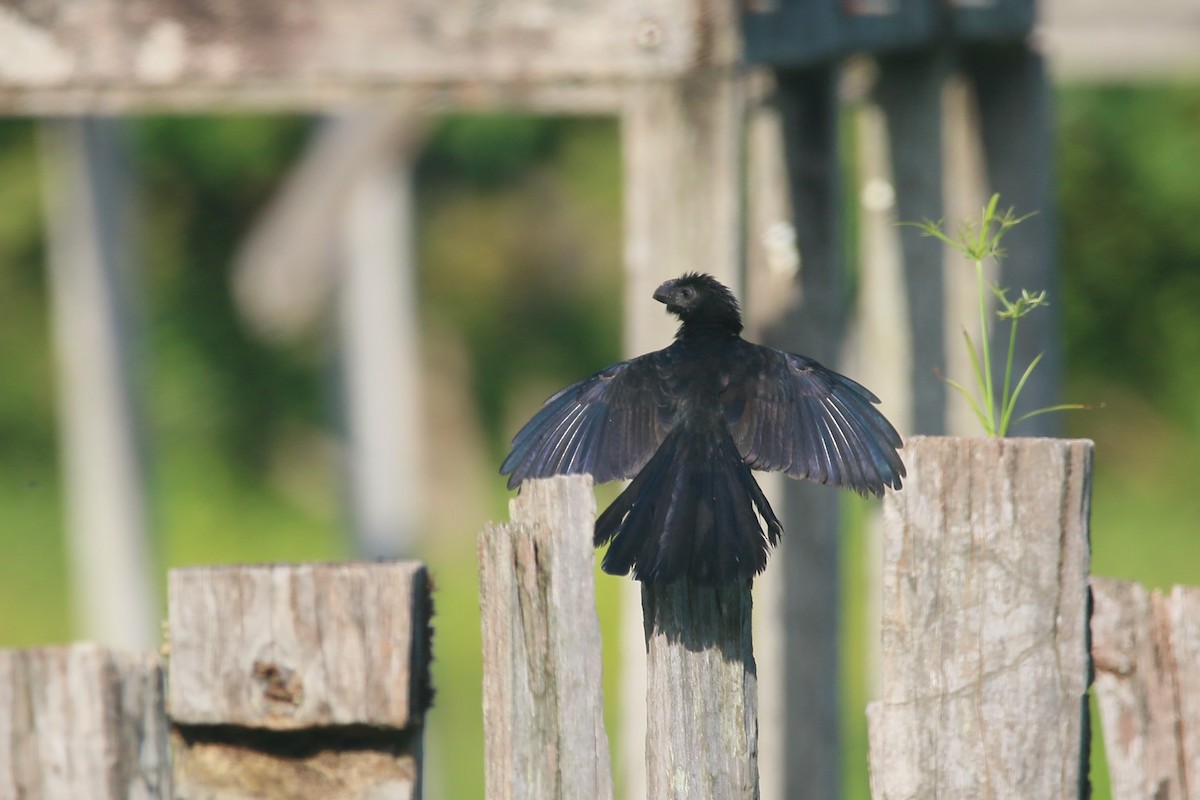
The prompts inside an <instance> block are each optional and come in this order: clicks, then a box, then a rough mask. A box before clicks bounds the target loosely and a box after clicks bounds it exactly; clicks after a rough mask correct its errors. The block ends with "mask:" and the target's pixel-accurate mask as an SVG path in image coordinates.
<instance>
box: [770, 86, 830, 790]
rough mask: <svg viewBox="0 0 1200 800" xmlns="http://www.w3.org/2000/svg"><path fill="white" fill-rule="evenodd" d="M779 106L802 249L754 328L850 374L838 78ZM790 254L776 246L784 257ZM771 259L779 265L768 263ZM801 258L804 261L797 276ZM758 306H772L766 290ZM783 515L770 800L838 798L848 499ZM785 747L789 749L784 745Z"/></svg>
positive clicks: (789, 507) (773, 595)
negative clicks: (845, 366)
mask: <svg viewBox="0 0 1200 800" xmlns="http://www.w3.org/2000/svg"><path fill="white" fill-rule="evenodd" d="M773 101H774V105H775V108H776V111H777V113H778V115H779V125H780V139H781V141H780V145H781V148H782V149H781V152H780V153H779V154H778V155H777V156H776V158H777V162H776V163H777V164H779V166H780V167H781V168H782V169H783V173H784V174H783V176H782V180H783V182H784V188H785V191H786V197H787V201H786V207H785V208H784V209H783V211H784V213H786V214H787V216H786V217H785V218H784V219H783V220H782V222H783V226H781V227H777V228H776V231H785V232H786V233H787V234H790V236H789V237H787V238H792V237H794V239H793V241H792V242H789V243H788V244H789V245H790V250H791V252H789V249H788V248H784V247H780V248H779V250H778V252H776V253H775V258H776V259H777V260H779V261H780V262H781V263H780V264H779V266H778V267H777V268H776V269H775V270H774V271H773V272H772V271H768V274H767V275H766V276H763V277H762V281H761V282H763V283H766V284H767V285H768V286H771V287H773V288H772V290H771V291H769V292H768V293H769V294H770V295H773V296H774V299H773V305H774V308H773V309H772V308H771V307H770V306H768V307H766V308H764V309H763V310H764V312H766V313H762V314H760V313H757V312H756V314H755V316H754V318H753V320H752V322H753V324H754V327H755V328H756V329H759V330H761V331H762V341H763V342H764V343H766V344H769V345H773V346H775V347H779V348H781V349H784V350H789V351H792V352H799V353H803V354H804V355H807V356H810V357H813V358H816V359H817V360H818V361H821V362H822V363H824V364H825V365H826V366H829V367H830V368H833V369H837V368H839V366H840V365H841V354H842V346H843V341H842V339H843V334H844V332H845V326H846V314H847V309H848V302H847V297H846V292H845V288H846V286H845V280H844V270H843V269H842V264H843V257H844V248H843V226H842V213H841V210H842V191H841V164H840V159H839V147H838V97H837V69H836V68H835V67H816V68H812V69H804V70H788V71H781V72H779V73H778V75H777V78H776V87H775V93H774V98H773ZM781 244H783V242H779V243H776V246H777V247H778V246H779V245H781ZM768 258H770V256H768ZM789 258H794V259H796V263H795V268H794V269H788V268H787V267H788V260H789ZM755 294H756V295H758V296H760V297H761V296H762V294H763V292H762V290H761V289H756V290H755ZM776 488H777V489H779V490H780V491H779V494H780V499H779V501H778V502H777V504H776V509H777V510H778V512H779V515H780V519H781V520H782V521H783V527H784V536H783V542H782V544H781V545H780V548H779V552H778V554H777V555H776V556H775V557H774V558H773V560H772V562H771V564H770V565H769V566H768V570H773V571H775V573H776V574H775V575H773V576H772V575H768V576H767V578H766V579H765V582H766V583H769V584H774V589H775V591H772V592H765V593H764V595H765V597H764V600H765V602H766V603H769V604H770V605H768V606H767V608H766V613H767V614H768V615H769V616H770V618H771V619H773V620H774V621H775V625H774V628H775V630H774V632H773V636H774V637H776V638H777V639H778V642H777V643H775V644H773V645H771V647H770V649H769V650H767V651H765V652H769V653H772V654H773V655H774V656H775V658H776V659H777V662H776V663H774V664H772V665H771V667H770V669H772V670H774V671H775V672H776V673H779V674H781V675H782V676H783V678H782V680H776V681H775V682H773V684H772V685H773V686H774V687H777V688H778V690H779V691H780V692H781V694H782V696H779V697H775V698H772V699H771V700H770V701H769V702H770V705H769V706H768V705H767V704H766V702H764V707H765V708H766V707H770V708H781V709H782V711H781V713H779V714H778V717H777V718H776V721H777V723H778V725H777V727H773V728H770V729H764V734H763V739H764V741H771V742H772V747H775V748H777V750H776V751H775V752H777V753H778V754H779V755H778V759H777V760H776V762H775V763H773V764H772V766H773V767H774V768H775V769H777V770H780V771H781V773H782V774H776V775H769V776H767V777H766V780H765V784H764V788H766V789H768V795H769V796H775V793H776V792H781V794H779V795H778V796H781V797H786V798H789V800H793V799H794V800H809V798H811V799H812V800H821V799H822V798H836V797H838V796H839V793H840V785H841V741H840V735H839V734H840V730H841V708H840V705H839V680H838V676H839V674H840V672H841V670H840V668H839V663H838V657H839V639H840V636H839V624H840V622H839V620H840V614H839V592H840V586H841V580H840V576H839V567H838V561H839V559H838V549H839V545H838V537H839V534H840V532H841V513H840V509H839V503H840V497H839V496H838V494H837V492H836V491H832V490H830V489H828V488H826V487H822V486H816V485H814V484H810V483H807V482H803V481H793V480H781V481H778V483H777V484H776ZM775 741H781V743H782V744H781V745H775V744H774V742H775Z"/></svg>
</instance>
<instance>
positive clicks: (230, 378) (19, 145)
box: [0, 84, 1200, 798]
mask: <svg viewBox="0 0 1200 800" xmlns="http://www.w3.org/2000/svg"><path fill="white" fill-rule="evenodd" d="M1058 99H1059V109H1058V114H1059V121H1060V126H1059V133H1058V136H1059V148H1058V154H1059V159H1058V164H1059V173H1060V175H1059V177H1060V197H1059V200H1060V203H1061V211H1060V220H1061V226H1062V229H1061V240H1060V241H1061V248H1062V249H1061V253H1062V270H1063V276H1064V277H1063V288H1062V292H1061V296H1059V297H1053V298H1051V301H1052V302H1054V303H1057V304H1060V305H1061V309H1062V312H1063V315H1064V321H1065V335H1066V345H1067V347H1066V352H1067V369H1068V375H1067V386H1068V391H1067V399H1070V400H1072V401H1084V402H1102V403H1104V407H1103V408H1099V409H1095V410H1092V411H1088V412H1084V413H1075V414H1072V415H1070V416H1067V417H1065V418H1064V420H1063V421H1064V424H1065V425H1066V428H1067V432H1068V433H1069V434H1070V435H1072V436H1082V437H1087V438H1091V439H1094V440H1095V441H1096V473H1095V481H1094V487H1093V512H1092V536H1093V548H1094V555H1093V566H1094V572H1096V573H1098V574H1104V575H1112V576H1117V577H1123V578H1133V579H1137V580H1140V581H1143V582H1145V583H1147V584H1149V585H1151V586H1156V587H1168V586H1170V585H1171V584H1173V583H1193V584H1198V583H1200V536H1198V535H1197V534H1198V533H1200V492H1197V491H1196V478H1195V476H1196V474H1197V472H1198V471H1200V470H1198V468H1200V402H1198V397H1200V222H1198V220H1200V180H1198V178H1200V133H1198V132H1200V84H1196V85H1175V86H1154V87H1149V86H1147V87H1141V86H1125V87H1120V88H1087V89H1082V88H1062V89H1060V90H1059V91H1058ZM311 129H312V120H308V119H302V118H294V117H288V118H282V117H275V118H264V117H258V118H242V117H238V118H216V117H206V118H187V117H172V118H151V119H141V120H136V121H133V122H132V123H131V125H130V132H131V136H132V138H133V154H134V157H135V163H136V169H137V173H138V176H139V177H138V180H139V187H138V196H139V197H140V208H139V211H140V215H141V216H140V220H141V222H140V227H139V241H138V255H139V263H140V267H139V269H140V274H141V286H140V289H141V297H140V300H141V303H142V315H143V318H142V329H143V332H144V334H145V335H144V337H143V338H142V339H141V342H140V346H141V348H142V353H143V355H144V371H143V373H142V374H141V376H140V378H141V380H142V382H143V386H144V390H145V391H144V395H145V398H146V402H147V404H148V405H147V413H148V420H149V426H150V430H149V432H148V433H149V436H148V437H147V441H148V443H149V448H150V451H149V456H150V466H151V479H152V482H153V487H154V492H153V502H154V508H153V514H154V521H155V537H156V538H155V544H156V548H157V559H158V562H159V565H160V567H161V568H162V569H163V570H165V569H166V568H168V567H172V566H177V565H184V564H200V563H217V562H233V561H247V562H252V561H271V560H281V561H297V560H304V559H325V558H342V557H347V556H349V554H350V545H349V543H348V541H347V540H346V538H345V537H344V535H343V532H342V529H343V521H344V520H343V518H342V512H341V511H340V509H339V497H340V489H339V478H338V476H337V475H336V469H337V456H336V431H335V426H334V423H333V422H332V417H333V409H332V406H333V402H332V400H331V398H330V397H329V392H328V389H327V384H328V381H327V380H326V378H327V377H328V375H329V374H330V364H329V361H330V357H331V353H330V344H329V342H330V339H331V337H330V336H328V335H327V334H328V333H329V332H328V331H326V330H323V329H320V328H319V327H318V329H317V330H314V331H312V332H311V335H309V336H308V337H307V338H303V339H300V340H297V341H294V342H291V343H288V344H285V345H280V344H267V343H265V342H263V341H261V340H258V339H256V338H255V336H254V335H253V334H252V332H251V331H250V329H249V327H248V326H247V325H246V324H245V322H244V321H243V320H241V319H240V318H239V316H238V314H237V312H236V309H235V308H234V306H233V302H232V299H231V292H230V259H231V256H232V255H233V253H234V252H235V250H236V248H237V246H238V243H239V242H240V241H241V239H242V237H243V236H244V234H245V233H246V231H247V230H248V228H249V226H250V225H251V224H253V221H254V219H255V217H256V214H257V213H258V212H259V211H260V210H261V209H262V208H263V206H264V203H265V202H266V201H267V200H268V198H269V197H270V196H271V194H272V192H274V191H275V190H276V189H277V188H278V185H279V181H280V179H281V177H282V176H283V174H284V172H285V170H286V169H287V167H288V165H289V164H290V163H292V161H293V159H294V158H295V157H296V156H297V154H298V153H299V152H300V151H301V148H302V146H303V144H304V141H305V137H306V136H307V134H308V133H309V132H310V131H311ZM618 147H619V143H618V131H617V127H616V124H615V122H613V121H606V120H544V119H530V118H519V117H502V116H495V117H471V118H452V119H447V120H445V121H443V122H442V123H441V124H440V127H439V128H438V130H437V132H436V133H435V135H434V137H433V139H432V141H431V143H430V146H429V147H428V149H427V151H426V153H425V154H424V156H423V159H422V161H421V163H420V166H419V172H418V200H419V215H420V218H419V226H418V230H419V236H420V244H419V248H420V258H419V264H420V269H419V276H418V283H419V292H420V315H421V320H420V324H421V327H422V329H423V331H424V340H423V342H422V348H423V360H424V363H425V372H426V374H427V376H428V383H429V384H430V386H429V387H428V388H427V391H426V402H427V406H428V404H430V403H434V404H435V405H436V406H437V408H438V409H440V410H439V411H438V415H437V418H436V422H437V427H436V428H435V429H434V430H435V433H434V434H433V435H435V436H437V438H438V441H439V446H438V448H436V449H434V448H427V453H426V456H425V458H426V459H427V461H428V467H429V470H428V480H429V485H428V486H427V487H426V489H427V495H428V498H429V501H428V505H427V510H428V514H427V520H426V523H425V527H424V531H425V539H426V542H427V544H426V548H425V551H424V553H423V557H424V558H426V560H427V561H428V562H429V563H430V565H431V569H432V570H433V573H434V577H435V580H436V583H437V587H438V590H439V591H438V594H437V598H436V602H437V610H438V619H437V621H436V642H435V647H436V652H435V657H436V661H435V664H434V670H435V680H436V682H437V684H438V688H439V691H438V695H437V705H436V708H435V711H434V713H433V720H434V730H433V731H432V734H431V735H432V736H433V737H434V741H433V742H432V743H431V744H432V746H431V748H430V752H431V758H432V759H433V763H431V765H430V766H431V767H432V768H433V769H434V770H436V769H437V766H438V761H439V760H440V761H445V762H447V766H449V763H448V762H449V761H450V759H451V758H452V760H453V765H454V768H453V769H447V770H443V771H441V772H440V775H437V776H435V777H434V778H433V785H432V786H431V790H434V791H436V794H434V793H433V791H431V796H441V797H455V798H458V797H480V796H482V763H483V762H482V749H483V748H482V733H481V730H480V709H479V681H480V664H479V661H480V656H479V632H478V601H477V594H476V590H475V561H474V559H475V555H474V552H475V551H474V537H475V534H476V532H477V531H478V530H479V528H480V527H481V526H482V524H483V523H484V521H485V520H487V519H503V518H504V517H505V514H506V511H505V507H504V503H505V501H506V498H507V497H508V493H507V492H506V491H505V490H504V486H503V481H502V479H501V478H500V477H499V476H497V475H495V472H494V470H495V465H496V464H498V463H499V460H500V458H501V457H502V454H503V449H504V445H505V444H506V441H507V438H508V436H509V435H511V433H512V431H513V430H515V428H516V426H517V425H518V424H519V422H520V421H521V418H522V417H523V416H524V415H527V414H528V413H529V411H530V410H531V409H532V408H533V407H534V405H535V404H536V402H537V401H538V400H540V399H542V398H543V397H545V396H546V395H547V394H548V393H549V392H551V391H552V390H554V389H555V388H557V387H559V386H561V385H564V384H565V383H567V382H569V381H571V380H574V379H576V378H578V377H580V376H582V375H585V374H587V373H589V372H590V371H593V370H594V369H596V368H599V367H600V366H603V365H605V364H607V363H611V362H612V361H614V360H616V359H617V358H619V356H620V330H621V311H622V309H621V304H620V302H619V298H620V284H621V266H620V265H621V222H620V220H621V215H620V184H619V180H620V154H619V149H618ZM37 152H38V151H37V140H36V129H35V126H34V124H33V123H32V122H30V121H21V120H0V210H2V212H0V364H3V369H2V370H0V646H4V647H11V646H28V645H35V644H41V643H47V642H57V641H64V640H69V639H70V638H72V629H71V624H70V620H69V619H68V608H69V605H70V604H69V602H68V593H69V592H70V587H69V586H68V585H67V580H66V566H65V554H64V543H63V515H62V510H61V499H62V498H61V489H60V481H59V476H58V465H57V443H56V430H55V424H54V416H53V413H54V412H53V409H54V400H55V387H54V372H53V364H52V353H51V348H50V343H49V338H48V333H49V322H48V319H47V298H46V287H45V281H46V277H45V272H44V266H43V264H44V243H43V241H42V221H41V200H40V197H39V176H38V158H37ZM1021 210H1026V209H1021ZM1014 235H1019V231H1017V233H1015V234H1014ZM431 398H432V399H431ZM1019 432H1020V431H1019V428H1018V429H1017V433H1019ZM602 499H603V498H602ZM847 502H848V503H851V504H853V505H854V507H855V510H858V509H859V508H861V506H860V504H859V503H858V501H856V500H847ZM850 516H851V518H852V519H853V518H855V517H857V516H861V515H859V514H857V513H853V514H851V515H850ZM851 527H852V529H851V530H848V531H847V533H846V538H845V542H846V547H847V557H846V558H845V559H844V561H843V563H844V564H845V570H846V598H847V605H846V609H847V611H846V614H845V619H846V623H845V624H846V626H847V638H846V647H845V662H846V665H847V671H846V680H845V682H844V685H845V687H846V688H845V695H846V697H845V707H846V724H845V726H844V735H845V737H846V745H847V749H846V765H845V775H846V785H847V796H848V797H850V798H866V797H867V796H868V794H867V780H866V766H865V765H866V759H865V720H864V719H863V713H862V709H863V704H864V702H865V697H866V689H865V676H864V675H862V674H861V672H862V667H861V664H862V663H863V661H864V659H863V658H861V657H860V655H859V649H860V648H861V647H862V640H863V637H864V633H863V631H864V623H863V621H862V609H861V604H860V602H859V601H858V600H857V598H861V597H862V596H863V594H864V592H863V588H862V587H863V586H864V582H865V580H866V579H865V567H864V564H863V558H862V555H861V553H862V551H863V547H864V545H863V536H862V534H861V533H860V532H859V531H858V530H857V529H856V528H854V526H851ZM159 580H160V582H161V580H162V579H161V576H160V578H159ZM616 588H617V582H616V581H615V580H612V579H607V578H605V579H601V580H600V582H599V591H600V602H601V607H602V617H603V625H604V628H605V633H606V637H608V639H607V640H608V641H612V640H613V637H612V633H613V631H614V622H615V620H614V614H613V613H612V610H613V608H614V607H615V596H616ZM613 649H614V648H612V647H609V648H607V652H606V659H608V660H609V661H610V665H609V666H610V668H609V669H608V670H607V673H606V674H607V678H606V680H607V681H608V686H607V687H606V688H607V692H608V696H609V698H610V702H611V700H612V698H614V697H615V686H614V683H613V675H614V672H615V670H614V669H612V668H611V665H612V664H613V663H615V653H614V652H613ZM611 732H615V728H614V727H610V733H611ZM616 752H617V750H616V748H615V747H614V753H616ZM439 754H446V755H445V756H439ZM472 764H474V765H478V766H479V769H477V770H472V769H469V768H466V765H472ZM1095 777H1096V779H1097V784H1098V786H1097V793H1096V796H1097V797H1107V791H1106V787H1105V783H1106V782H1105V781H1104V779H1103V776H1102V775H1100V774H1098V775H1096V776H1095Z"/></svg>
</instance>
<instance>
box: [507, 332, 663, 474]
mask: <svg viewBox="0 0 1200 800" xmlns="http://www.w3.org/2000/svg"><path fill="white" fill-rule="evenodd" d="M669 358H670V355H669V354H668V353H667V351H663V350H660V351H657V352H654V353H649V354H647V355H644V356H642V357H640V358H635V359H632V360H630V361H623V362H621V363H619V364H614V365H613V366H611V367H608V368H607V369H604V370H601V371H600V372H597V373H596V374H595V375H592V376H591V377H588V378H584V379H583V380H581V381H579V382H578V383H574V384H572V385H570V386H568V387H567V388H565V389H563V390H562V391H560V392H558V393H556V394H555V395H553V396H552V397H550V399H548V400H547V401H546V402H545V403H544V404H543V405H542V407H541V409H539V410H538V412H537V413H536V414H534V415H533V418H532V419H530V420H529V422H527V423H526V424H525V426H524V427H522V428H521V430H520V431H518V432H517V435H516V436H514V437H513V440H512V448H511V450H510V452H509V454H508V457H507V458H505V459H504V463H503V464H501V465H500V472H501V474H503V475H508V487H509V488H510V489H513V488H516V486H517V485H518V484H520V483H521V482H522V481H525V480H527V479H529V478H546V477H549V476H551V475H574V474H581V473H587V474H590V475H592V477H593V478H594V479H595V481H596V482H597V483H604V482H605V481H611V480H614V479H616V478H630V477H633V476H634V475H635V474H637V471H638V470H639V469H641V468H642V466H643V465H644V464H645V463H646V462H647V461H649V460H650V456H651V455H652V454H653V453H654V451H655V450H656V449H657V448H658V445H659V444H661V443H662V441H663V439H664V438H665V437H666V434H667V432H668V431H669V430H670V426H671V422H672V421H673V419H674V413H675V408H674V401H673V400H672V399H671V393H670V391H669V388H670V387H669V386H668V385H666V382H665V381H664V380H663V375H664V374H665V373H666V367H667V361H668V359H669Z"/></svg>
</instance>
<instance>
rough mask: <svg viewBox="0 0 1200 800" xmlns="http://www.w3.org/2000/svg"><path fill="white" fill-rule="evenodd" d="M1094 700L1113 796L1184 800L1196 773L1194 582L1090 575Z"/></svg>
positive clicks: (1199, 634)
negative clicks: (1151, 585)
mask: <svg viewBox="0 0 1200 800" xmlns="http://www.w3.org/2000/svg"><path fill="white" fill-rule="evenodd" d="M1092 596H1093V602H1094V610H1093V612H1092V658H1093V660H1094V662H1095V667H1096V701H1097V704H1098V705H1099V707H1100V724H1101V726H1102V728H1103V730H1104V750H1105V755H1106V756H1107V761H1108V774H1109V779H1110V781H1111V784H1112V796H1113V800H1149V799H1150V798H1154V800H1185V799H1186V798H1189V797H1195V789H1194V787H1195V785H1196V783H1195V782H1196V779H1197V777H1198V776H1200V725H1198V724H1197V720H1200V588H1196V587H1182V586H1176V587H1175V588H1174V589H1173V590H1172V591H1171V593H1170V594H1169V595H1163V593H1162V592H1159V591H1157V590H1155V591H1153V592H1151V591H1148V590H1147V589H1146V588H1145V587H1144V586H1141V585H1140V584H1137V583H1132V582H1127V581H1118V580H1112V579H1108V578H1093V579H1092Z"/></svg>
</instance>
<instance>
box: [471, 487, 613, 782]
mask: <svg viewBox="0 0 1200 800" xmlns="http://www.w3.org/2000/svg"><path fill="white" fill-rule="evenodd" d="M591 485H592V482H591V479H590V478H589V477H587V476H579V475H576V476H569V477H556V478H550V479H548V480H532V481H527V482H525V483H524V484H522V486H521V493H520V494H519V495H518V496H517V497H516V498H515V499H514V500H513V501H512V503H511V505H510V512H509V513H510V516H511V518H512V521H511V522H508V523H506V524H503V525H488V526H487V527H486V528H485V529H484V531H483V533H481V534H480V536H479V542H478V552H479V602H480V607H481V617H482V626H483V727H484V745H485V750H486V764H485V781H486V793H485V796H486V797H487V798H488V800H551V799H552V798H553V799H554V800H609V799H610V798H612V796H613V788H612V770H611V766H610V763H609V752H608V734H607V733H606V732H605V728H604V697H603V690H602V688H601V668H600V620H599V618H598V617H597V615H596V587H595V561H594V556H593V551H592V525H593V520H594V519H595V512H596V501H595V498H594V497H593V495H592V491H591Z"/></svg>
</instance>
